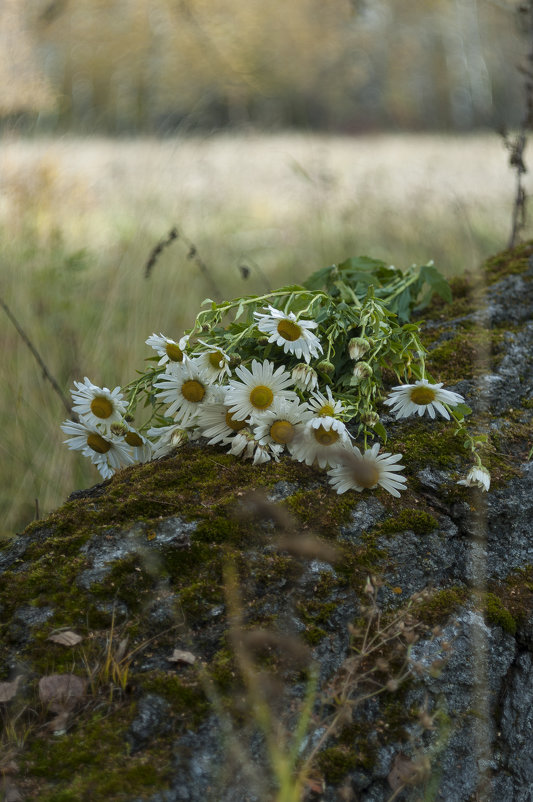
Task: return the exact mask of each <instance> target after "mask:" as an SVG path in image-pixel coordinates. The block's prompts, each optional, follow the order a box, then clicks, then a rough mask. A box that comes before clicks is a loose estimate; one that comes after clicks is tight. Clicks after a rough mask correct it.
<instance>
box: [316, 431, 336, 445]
mask: <svg viewBox="0 0 533 802" xmlns="http://www.w3.org/2000/svg"><path fill="white" fill-rule="evenodd" d="M313 434H314V436H315V440H316V441H317V442H318V443H320V445H321V446H332V445H333V443H336V442H337V440H338V439H339V433H338V432H336V431H335V430H334V429H324V427H323V426H319V427H318V429H313Z"/></svg>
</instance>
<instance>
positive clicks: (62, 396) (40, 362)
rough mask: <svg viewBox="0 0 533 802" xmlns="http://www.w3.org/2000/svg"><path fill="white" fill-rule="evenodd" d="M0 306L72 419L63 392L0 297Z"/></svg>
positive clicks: (70, 408)
mask: <svg viewBox="0 0 533 802" xmlns="http://www.w3.org/2000/svg"><path fill="white" fill-rule="evenodd" d="M0 306H1V307H2V309H3V310H4V312H5V313H6V315H7V316H8V318H9V319H10V321H11V322H12V324H13V325H14V327H15V328H16V330H17V331H18V333H19V334H20V336H21V338H22V340H23V341H24V342H25V343H26V345H27V346H28V348H29V349H30V351H31V352H32V354H33V356H34V357H35V359H36V361H37V363H38V365H39V367H40V368H41V370H42V372H43V376H44V378H45V379H48V381H49V382H50V384H51V385H52V387H53V388H54V390H55V391H56V393H57V395H58V396H59V398H60V399H61V403H62V404H63V406H64V407H65V409H66V410H67V415H69V417H72V414H73V413H72V407H71V406H70V404H69V402H68V399H67V397H66V396H65V395H64V394H63V391H62V389H61V387H60V386H59V384H58V383H57V381H56V380H55V379H54V377H53V376H52V374H51V373H50V371H49V370H48V368H47V367H46V365H45V363H44V360H43V358H42V356H41V355H40V353H39V352H38V350H37V349H36V347H35V346H34V344H33V343H32V341H31V340H30V338H29V337H28V335H27V334H26V332H25V331H24V329H23V328H22V326H21V325H20V323H19V322H18V320H17V319H16V317H15V315H14V314H13V313H12V311H11V310H10V308H9V306H8V305H7V304H6V302H5V301H4V300H3V298H1V297H0Z"/></svg>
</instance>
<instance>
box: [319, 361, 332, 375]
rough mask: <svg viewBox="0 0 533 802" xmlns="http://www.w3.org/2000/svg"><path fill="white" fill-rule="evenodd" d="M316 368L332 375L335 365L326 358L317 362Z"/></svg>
mask: <svg viewBox="0 0 533 802" xmlns="http://www.w3.org/2000/svg"><path fill="white" fill-rule="evenodd" d="M317 368H318V369H319V370H321V371H322V373H326V374H327V375H328V376H333V374H334V373H335V365H333V363H331V362H329V361H328V360H327V359H323V360H322V362H319V363H318V365H317Z"/></svg>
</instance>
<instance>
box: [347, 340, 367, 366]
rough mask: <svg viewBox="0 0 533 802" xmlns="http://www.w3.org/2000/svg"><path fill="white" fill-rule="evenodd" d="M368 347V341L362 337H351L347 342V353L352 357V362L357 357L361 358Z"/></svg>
mask: <svg viewBox="0 0 533 802" xmlns="http://www.w3.org/2000/svg"><path fill="white" fill-rule="evenodd" d="M368 347H369V346H368V341H367V340H365V339H364V338H363V337H352V339H351V340H350V342H349V343H348V353H349V354H350V359H353V360H354V362H356V361H357V360H358V359H361V357H362V356H364V355H365V354H366V352H367V351H368Z"/></svg>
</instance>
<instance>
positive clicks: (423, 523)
mask: <svg viewBox="0 0 533 802" xmlns="http://www.w3.org/2000/svg"><path fill="white" fill-rule="evenodd" d="M438 525H439V522H438V521H437V519H436V518H434V517H433V515H430V514H429V513H428V512H424V511H423V510H413V509H403V510H402V511H401V512H400V513H399V514H398V515H396V516H395V517H394V518H388V519H387V520H386V521H384V522H383V523H381V524H379V526H378V530H377V531H378V532H379V533H380V534H382V535H389V534H396V533H398V532H405V531H406V530H410V531H411V532H414V533H415V535H429V533H430V532H433V531H434V530H435V529H437V527H438Z"/></svg>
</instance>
